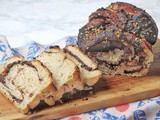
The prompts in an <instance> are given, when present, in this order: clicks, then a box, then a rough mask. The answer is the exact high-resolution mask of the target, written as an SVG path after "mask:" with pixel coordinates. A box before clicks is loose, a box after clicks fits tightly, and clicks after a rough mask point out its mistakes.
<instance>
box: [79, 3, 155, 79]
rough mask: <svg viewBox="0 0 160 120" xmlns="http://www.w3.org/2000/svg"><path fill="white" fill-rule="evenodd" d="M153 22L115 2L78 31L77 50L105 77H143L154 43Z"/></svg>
mask: <svg viewBox="0 0 160 120" xmlns="http://www.w3.org/2000/svg"><path fill="white" fill-rule="evenodd" d="M157 35H158V29H157V26H156V23H155V21H154V20H153V19H152V17H151V16H150V15H149V14H148V13H146V12H145V11H144V10H142V9H140V8H137V7H135V6H134V5H131V4H129V3H123V2H116V3H112V4H111V5H110V6H109V7H107V8H100V9H98V10H97V11H96V12H94V13H92V14H91V15H90V16H89V21H88V23H87V24H86V25H85V26H83V27H82V28H81V29H80V30H79V35H78V46H79V48H80V49H81V50H82V51H83V52H84V53H85V54H87V55H88V56H89V57H90V58H91V59H93V60H94V61H95V62H97V63H98V68H99V69H100V70H102V71H103V73H104V74H121V75H128V76H143V75H146V74H147V72H148V69H149V66H150V64H151V62H152V61H153V58H154V55H153V53H152V45H154V44H155V42H156V40H157Z"/></svg>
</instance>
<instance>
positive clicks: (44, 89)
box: [0, 56, 56, 113]
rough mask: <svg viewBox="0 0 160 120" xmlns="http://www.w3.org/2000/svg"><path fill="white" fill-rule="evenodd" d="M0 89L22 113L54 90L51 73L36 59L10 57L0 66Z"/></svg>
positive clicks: (33, 106)
mask: <svg viewBox="0 0 160 120" xmlns="http://www.w3.org/2000/svg"><path fill="white" fill-rule="evenodd" d="M1 69H2V70H1V75H0V91H1V92H2V93H3V95H5V96H6V97H7V98H8V99H9V100H10V101H12V102H13V104H14V105H15V106H16V107H17V108H18V109H20V110H21V111H22V112H23V113H28V112H29V111H30V110H32V109H34V108H35V107H36V106H37V105H38V104H39V103H40V101H41V100H44V99H46V98H47V97H48V96H50V95H52V94H54V93H55V91H56V87H55V85H54V83H53V79H52V76H51V73H50V72H49V71H48V69H47V68H46V67H44V66H43V65H42V64H41V63H40V62H39V61H38V60H32V61H23V57H18V56H15V57H12V58H10V59H8V61H6V63H5V64H4V65H3V66H2V67H1Z"/></svg>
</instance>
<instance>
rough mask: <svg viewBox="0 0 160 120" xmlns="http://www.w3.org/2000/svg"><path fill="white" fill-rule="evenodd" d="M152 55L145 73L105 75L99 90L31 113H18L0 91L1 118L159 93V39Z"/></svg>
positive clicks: (53, 114)
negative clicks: (135, 75) (127, 75)
mask: <svg viewBox="0 0 160 120" xmlns="http://www.w3.org/2000/svg"><path fill="white" fill-rule="evenodd" d="M153 51H154V55H155V59H154V62H153V63H152V65H151V68H150V70H149V73H148V75H147V76H145V77H126V76H104V77H105V78H106V80H105V84H103V86H101V89H100V91H98V92H97V93H96V94H94V95H88V96H85V98H81V99H75V100H71V101H70V102H67V103H64V104H62V105H56V106H54V107H49V108H44V109H42V110H39V111H38V112H36V113H33V114H31V115H23V114H21V113H20V112H19V111H18V110H17V109H16V108H15V107H14V106H13V105H12V103H11V102H10V101H9V100H7V99H6V98H5V97H4V96H3V95H1V94H0V119H2V120H7V119H30V120H32V119H55V118H62V117H66V116H70V115H75V114H80V113H84V112H87V111H91V110H96V109H101V108H105V107H110V106H115V105H120V104H125V103H130V102H134V101H138V100H143V99H146V98H151V97H156V96H158V95H160V56H159V55H160V41H159V40H158V42H157V43H156V45H154V46H153Z"/></svg>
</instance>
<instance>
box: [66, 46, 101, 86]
mask: <svg viewBox="0 0 160 120" xmlns="http://www.w3.org/2000/svg"><path fill="white" fill-rule="evenodd" d="M63 51H64V52H65V53H66V55H67V57H68V58H70V59H71V60H72V61H74V62H75V63H76V65H77V66H78V67H79V70H80V76H81V79H83V80H84V83H85V85H87V86H94V85H95V84H96V83H97V82H98V80H99V78H100V77H101V75H102V72H101V71H100V70H97V68H98V65H97V63H95V62H93V61H92V60H91V59H90V58H89V57H88V56H87V55H85V54H83V52H82V51H81V50H80V49H79V48H78V47H77V46H75V45H68V46H66V47H65V48H64V49H63Z"/></svg>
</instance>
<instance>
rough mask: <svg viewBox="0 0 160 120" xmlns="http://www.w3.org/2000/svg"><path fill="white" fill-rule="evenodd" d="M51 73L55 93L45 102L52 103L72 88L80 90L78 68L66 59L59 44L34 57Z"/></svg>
mask: <svg viewBox="0 0 160 120" xmlns="http://www.w3.org/2000/svg"><path fill="white" fill-rule="evenodd" d="M36 59H37V60H39V61H40V62H42V64H43V65H44V66H46V67H47V68H48V69H49V70H50V72H51V73H52V78H53V81H54V83H55V85H56V87H57V92H56V94H54V95H52V96H50V97H49V98H48V100H46V102H48V104H50V105H52V100H53V101H54V100H55V101H57V100H59V99H61V98H62V95H63V94H65V93H67V92H73V91H74V89H77V90H82V89H83V84H82V83H83V81H82V80H81V79H80V73H79V68H78V67H77V65H76V64H75V63H74V62H73V61H71V60H70V59H68V58H67V57H66V55H65V54H64V53H63V52H62V51H61V50H60V48H59V46H53V47H50V48H49V49H47V50H45V51H44V52H42V53H41V54H40V55H39V56H37V57H36Z"/></svg>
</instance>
